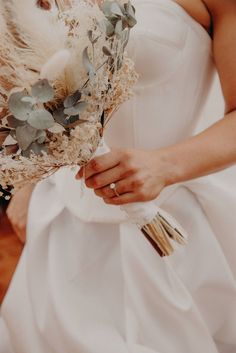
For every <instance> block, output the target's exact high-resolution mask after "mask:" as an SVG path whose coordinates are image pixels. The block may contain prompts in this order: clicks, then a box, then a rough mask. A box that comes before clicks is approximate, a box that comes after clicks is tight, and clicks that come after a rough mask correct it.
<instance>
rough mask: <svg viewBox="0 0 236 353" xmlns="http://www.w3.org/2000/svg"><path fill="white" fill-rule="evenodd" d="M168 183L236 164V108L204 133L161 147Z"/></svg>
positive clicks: (199, 175) (192, 177)
mask: <svg viewBox="0 0 236 353" xmlns="http://www.w3.org/2000/svg"><path fill="white" fill-rule="evenodd" d="M161 153H162V158H163V162H164V164H165V166H166V178H167V180H166V184H167V185H171V184H175V183H178V182H182V181H187V180H190V179H194V178H197V177H201V176H204V175H207V174H211V173H214V172H217V171H220V170H222V169H224V168H226V167H229V166H231V165H232V164H234V163H236V111H233V112H231V113H229V114H227V115H226V116H225V117H224V118H223V119H221V120H220V121H218V122H217V123H215V124H214V125H212V126H210V127H209V128H208V129H206V130H205V131H203V132H201V133H200V134H198V135H196V136H193V137H191V138H189V139H188V140H186V141H183V142H181V143H179V144H176V145H173V146H170V147H167V148H165V149H163V150H161Z"/></svg>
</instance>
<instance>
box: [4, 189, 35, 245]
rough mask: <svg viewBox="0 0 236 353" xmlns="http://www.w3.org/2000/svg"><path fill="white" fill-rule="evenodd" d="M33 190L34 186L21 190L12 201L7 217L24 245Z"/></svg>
mask: <svg viewBox="0 0 236 353" xmlns="http://www.w3.org/2000/svg"><path fill="white" fill-rule="evenodd" d="M33 189H34V185H32V184H30V185H27V186H26V187H24V188H22V189H21V190H19V191H18V192H17V193H16V194H15V195H14V196H13V198H12V199H11V202H10V205H9V206H8V209H7V216H8V218H9V220H10V222H11V224H12V227H13V229H14V231H15V233H16V235H17V236H18V238H19V239H20V240H21V242H22V243H25V240H26V225H27V217H28V209H29V202H30V198H31V195H32V192H33Z"/></svg>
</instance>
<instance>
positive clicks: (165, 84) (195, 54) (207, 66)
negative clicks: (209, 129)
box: [106, 0, 214, 148]
mask: <svg viewBox="0 0 236 353" xmlns="http://www.w3.org/2000/svg"><path fill="white" fill-rule="evenodd" d="M134 5H135V7H136V15H137V21H138V22H137V25H136V27H135V28H134V29H133V31H132V34H131V40H130V43H129V56H131V57H132V58H133V60H134V62H135V65H136V70H137V72H138V74H139V81H138V83H137V85H136V87H135V95H134V97H133V99H131V100H130V101H129V102H127V103H125V104H124V105H123V106H122V107H121V108H120V110H119V111H118V113H117V115H116V117H114V118H113V119H112V121H111V124H110V126H109V128H108V131H107V134H106V138H107V141H108V142H109V144H110V145H115V146H129V147H137V148H159V147H164V146H167V145H170V144H173V143H176V142H178V141H180V140H182V139H184V138H186V137H187V136H189V135H191V134H192V133H193V130H194V128H195V125H196V123H197V122H198V120H199V118H200V116H201V110H202V108H203V106H204V103H205V101H206V98H207V93H208V92H209V89H210V85H211V82H212V76H213V72H214V65H213V61H212V54H211V53H212V51H211V39H210V36H209V35H208V34H207V32H206V31H205V30H204V28H203V27H202V26H201V25H200V24H198V23H197V22H196V21H195V20H194V19H193V18H192V17H190V15H188V14H187V12H185V10H184V9H183V8H182V7H181V6H179V5H178V4H177V3H175V2H174V1H172V0H135V1H134Z"/></svg>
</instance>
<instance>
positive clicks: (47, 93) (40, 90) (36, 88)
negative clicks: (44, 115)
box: [31, 79, 55, 103]
mask: <svg viewBox="0 0 236 353" xmlns="http://www.w3.org/2000/svg"><path fill="white" fill-rule="evenodd" d="M31 93H32V96H33V97H35V98H36V99H37V101H38V102H41V103H46V102H49V101H50V100H52V99H53V97H54V94H55V92H54V89H53V87H52V86H51V85H50V84H49V82H48V80H47V79H43V80H39V81H38V82H36V83H35V84H34V85H33V86H32V90H31Z"/></svg>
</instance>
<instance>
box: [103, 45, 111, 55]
mask: <svg viewBox="0 0 236 353" xmlns="http://www.w3.org/2000/svg"><path fill="white" fill-rule="evenodd" d="M102 51H103V54H105V55H106V56H112V53H111V51H110V50H109V49H108V48H107V47H105V46H104V47H102Z"/></svg>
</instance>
